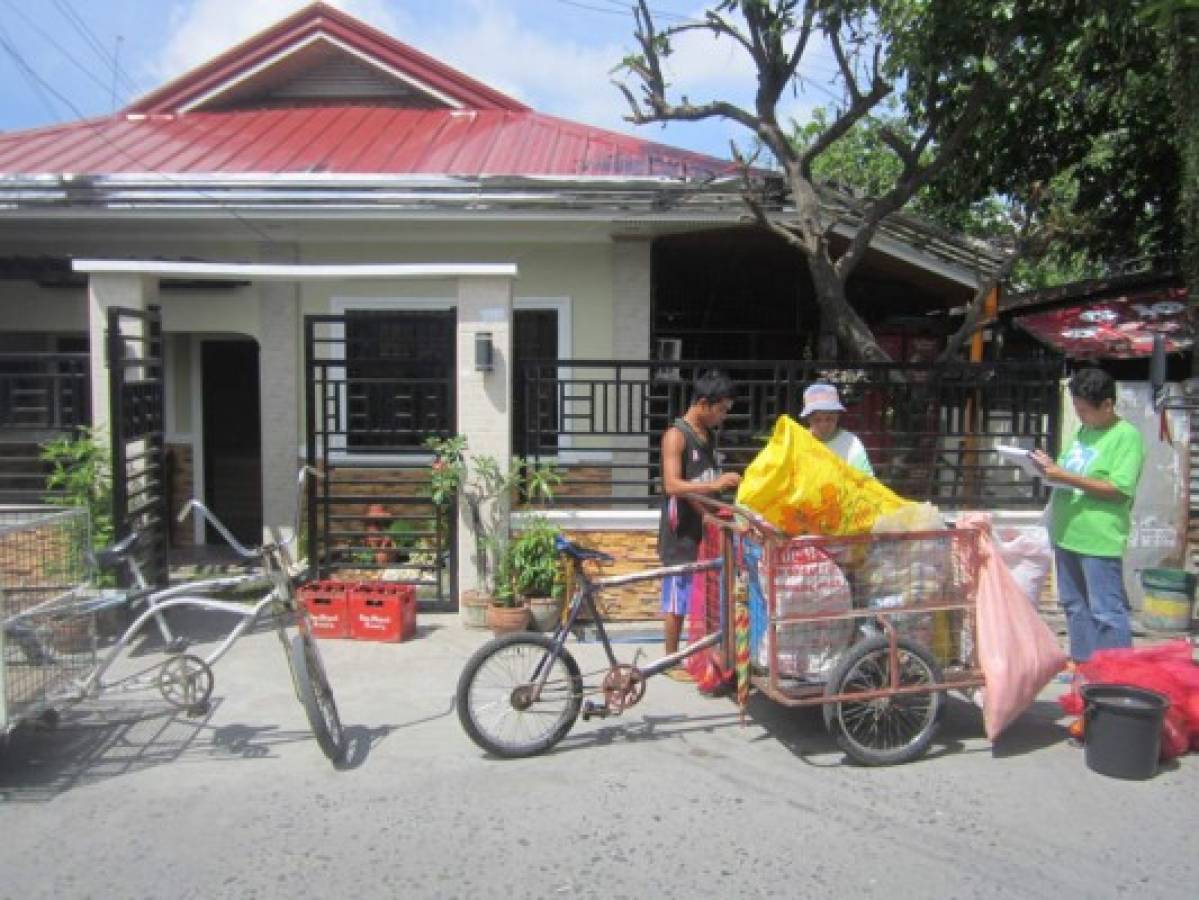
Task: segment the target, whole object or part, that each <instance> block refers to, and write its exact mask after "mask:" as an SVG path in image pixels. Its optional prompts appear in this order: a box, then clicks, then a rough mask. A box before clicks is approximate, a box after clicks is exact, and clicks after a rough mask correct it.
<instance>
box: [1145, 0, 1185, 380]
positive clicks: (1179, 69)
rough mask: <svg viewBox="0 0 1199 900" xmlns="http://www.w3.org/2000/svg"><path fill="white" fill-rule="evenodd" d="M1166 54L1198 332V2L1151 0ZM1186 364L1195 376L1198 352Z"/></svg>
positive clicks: (1149, 10) (1149, 14)
mask: <svg viewBox="0 0 1199 900" xmlns="http://www.w3.org/2000/svg"><path fill="white" fill-rule="evenodd" d="M1143 17H1144V18H1145V20H1146V21H1150V22H1152V23H1154V24H1155V25H1156V26H1157V28H1158V29H1159V30H1160V31H1161V32H1162V34H1163V35H1164V37H1165V41H1166V44H1167V46H1168V47H1169V49H1170V53H1169V58H1170V67H1169V70H1170V87H1171V93H1172V96H1171V99H1172V101H1173V103H1174V112H1175V116H1174V121H1175V123H1176V131H1177V139H1178V147H1179V149H1180V155H1181V171H1180V181H1181V186H1180V190H1179V202H1178V209H1179V219H1180V220H1181V231H1182V254H1181V256H1182V272H1183V277H1184V278H1185V279H1186V285H1187V293H1188V294H1189V298H1190V306H1191V320H1192V322H1193V323H1194V326H1195V327H1199V0H1151V2H1149V3H1148V4H1147V5H1146V8H1145V10H1144V12H1143ZM1191 365H1192V371H1193V373H1194V374H1196V375H1199V353H1192V355H1191Z"/></svg>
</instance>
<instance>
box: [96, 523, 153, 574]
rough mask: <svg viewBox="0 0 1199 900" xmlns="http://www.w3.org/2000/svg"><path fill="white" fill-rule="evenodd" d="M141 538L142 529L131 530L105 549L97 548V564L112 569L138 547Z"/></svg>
mask: <svg viewBox="0 0 1199 900" xmlns="http://www.w3.org/2000/svg"><path fill="white" fill-rule="evenodd" d="M141 539H142V534H141V532H140V531H131V532H130V533H129V534H127V535H126V536H125V537H123V538H121V539H120V540H119V541H117V542H116V543H115V544H113V545H111V546H109V547H105V548H104V549H103V550H97V551H96V553H95V556H96V565H97V566H99V567H100V568H101V569H111V568H112V567H113V566H116V565H118V564H120V563H121V562H122V561H123V560H124V559H125V557H126V556H128V555H129V554H130V553H132V552H133V551H134V550H136V549H137V545H138V544H139V543H140V542H141Z"/></svg>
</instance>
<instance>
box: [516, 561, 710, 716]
mask: <svg viewBox="0 0 1199 900" xmlns="http://www.w3.org/2000/svg"><path fill="white" fill-rule="evenodd" d="M574 565H575V573H576V577H577V578H578V580H579V587H578V589H577V590H576V591H575V594H574V597H572V598H571V602H570V607H569V611H568V613H567V615H566V618H565V619H564V621H563V622H562V623H561V624H560V625H559V626H558V628H557V630H556V631H555V632H554V637H553V639H552V640H553V647H552V648H551V650H550V651H549V652H547V653H546V656H545V658H544V659H543V660H541V661H540V662H539V663H538V664H537V667H536V669H535V670H534V673H533V677H534V682H533V693H532V699H533V700H537V699H540V697H541V691H542V689H543V688H544V687H545V683H546V680H547V679H548V678H549V673H550V668H551V665H552V663H553V661H554V660H555V659H556V658H557V657H558V655H559V654H561V652H562V649H563V648H564V647H565V646H566V638H567V636H569V635H570V634H572V633H573V632H574V629H575V626H576V625H577V624H578V621H579V617H580V616H581V615H582V613H583V612H584V611H586V612H589V613H590V614H591V620H592V621H593V622H594V623H595V626H596V630H597V631H598V632H599V636H600V642H601V643H602V644H603V645H604V654H605V655H606V656H607V658H608V665H609V666H611V667H613V668H615V667H617V666H619V665H620V662H619V660H617V658H616V653H615V652H614V651H613V649H612V639H611V638H610V637H609V636H608V631H607V629H606V628H605V627H604V618H603V615H602V614H601V613H600V611H599V607H598V606H597V605H596V602H595V596H596V594H597V593H598V592H599V591H602V590H604V589H606V588H612V587H622V586H625V585H630V584H639V583H641V582H643V581H654V580H657V579H661V578H665V577H669V576H674V575H693V574H695V573H697V572H711V571H718V570H721V569H723V568H724V563H723V562H722V561H721V560H719V559H713V560H704V561H703V562H693V563H682V564H679V565H675V566H662V567H661V568H657V569H646V570H643V571H641V572H630V573H628V574H626V575H608V576H604V577H601V578H589V577H588V576H587V574H586V572H585V571H584V570H583V566H582V560H575V561H574ZM721 609H722V612H721V619H722V621H721V627H720V628H719V629H718V630H716V631H714V632H713V633H712V634H709V635H706V636H704V637H703V638H701V639H700V640H698V641H695V642H693V643H690V644H688V645H687V646H686V647H683V648H682V649H681V650H678V651H677V652H675V653H670V654H667V655H666V656H662V657H660V658H658V659H656V660H654V661H652V662H650V663H649V664H648V665H645V666H638V667H637V673H638V676H639V677H640V678H641V680H643V681H644V680H647V679H649V678H652V677H653V676H654V675H658V674H660V673H661V672H664V671H665V670H667V669H669V668H671V667H672V666H675V665H677V664H678V663H680V662H682V661H683V660H684V659H687V658H688V657H689V656H693V655H695V654H696V653H699V652H700V651H701V650H706V649H707V648H709V647H712V646H715V645H716V644H718V643H720V641H721V640H723V639H724V633H725V630H726V629H725V627H724V624H725V623H724V621H723V617H724V613H723V604H722V605H721Z"/></svg>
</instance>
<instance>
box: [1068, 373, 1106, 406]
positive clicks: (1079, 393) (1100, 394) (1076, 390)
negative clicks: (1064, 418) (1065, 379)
mask: <svg viewBox="0 0 1199 900" xmlns="http://www.w3.org/2000/svg"><path fill="white" fill-rule="evenodd" d="M1069 388H1070V396H1072V397H1077V398H1079V399H1080V400H1085V401H1087V403H1089V404H1091V405H1092V406H1100V405H1102V404H1103V401H1104V400H1111V401H1112V402H1113V403H1115V402H1116V380H1115V379H1114V378H1112V376H1111V375H1108V374H1107V372H1104V371H1103V370H1102V369H1094V368H1092V369H1080V370H1079V371H1078V372H1075V373H1074V377H1073V378H1071V379H1070V384H1069Z"/></svg>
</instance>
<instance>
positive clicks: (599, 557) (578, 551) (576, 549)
mask: <svg viewBox="0 0 1199 900" xmlns="http://www.w3.org/2000/svg"><path fill="white" fill-rule="evenodd" d="M554 549H555V550H557V551H558V552H559V553H565V554H566V555H567V556H569V557H570V558H571V559H576V560H578V561H579V562H583V561H584V560H587V559H594V560H596V561H597V562H605V563H610V562H615V561H616V560H615V559H613V558H612V557H611V556H610V555H608V554H607V553H604V552H603V551H602V550H591V549H588V548H587V547H580V546H579V545H578V544H575V543H573V542H571V541H570V540H568V539H567V538H564V537H563V536H562V535H558V536H557V537H555V538H554Z"/></svg>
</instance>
